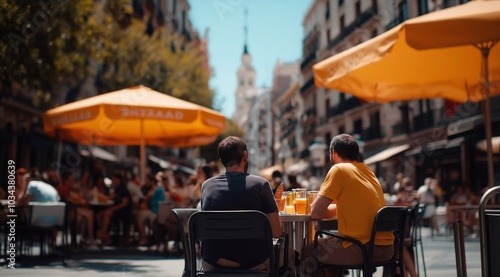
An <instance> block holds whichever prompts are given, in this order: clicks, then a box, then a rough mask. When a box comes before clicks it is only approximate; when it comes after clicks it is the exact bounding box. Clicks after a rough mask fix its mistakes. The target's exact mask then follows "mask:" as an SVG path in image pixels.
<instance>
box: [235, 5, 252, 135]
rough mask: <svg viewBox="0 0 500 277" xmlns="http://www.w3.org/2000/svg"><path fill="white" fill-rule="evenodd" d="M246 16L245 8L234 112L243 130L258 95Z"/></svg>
mask: <svg viewBox="0 0 500 277" xmlns="http://www.w3.org/2000/svg"><path fill="white" fill-rule="evenodd" d="M246 17H247V10H246V9H245V27H244V32H245V45H244V47H243V55H242V56H241V65H240V67H239V68H238V72H237V77H238V85H237V88H236V110H235V112H234V114H233V119H234V120H235V121H236V122H237V123H238V126H239V127H240V128H242V129H243V130H246V127H247V124H248V114H249V112H250V108H251V106H252V101H253V99H254V97H255V96H256V95H255V94H256V91H255V69H254V68H253V66H252V56H251V55H250V53H249V52H248V46H247V39H248V38H247V36H248V33H247V26H246Z"/></svg>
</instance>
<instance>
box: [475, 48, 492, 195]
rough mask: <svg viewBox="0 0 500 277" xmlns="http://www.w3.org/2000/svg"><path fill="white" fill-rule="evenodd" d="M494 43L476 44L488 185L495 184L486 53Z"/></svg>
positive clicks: (487, 53) (488, 52)
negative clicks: (480, 62) (481, 80)
mask: <svg viewBox="0 0 500 277" xmlns="http://www.w3.org/2000/svg"><path fill="white" fill-rule="evenodd" d="M495 44H496V42H494V43H487V44H483V45H480V46H478V48H479V49H480V50H481V54H482V58H483V74H484V90H485V98H484V128H485V136H486V155H487V162H488V164H487V166H488V187H490V188H491V187H493V186H494V184H495V175H494V168H493V145H492V142H491V138H492V134H491V104H490V81H489V72H488V55H489V54H490V49H491V47H493V46H494V45H495Z"/></svg>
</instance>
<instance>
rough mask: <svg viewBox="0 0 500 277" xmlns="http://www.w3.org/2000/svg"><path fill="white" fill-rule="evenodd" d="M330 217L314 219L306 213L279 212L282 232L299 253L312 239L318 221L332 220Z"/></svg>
mask: <svg viewBox="0 0 500 277" xmlns="http://www.w3.org/2000/svg"><path fill="white" fill-rule="evenodd" d="M332 220H336V219H335V218H332V219H325V220H323V219H316V218H312V217H311V215H308V214H280V221H281V224H282V229H283V231H284V232H287V233H288V236H289V238H290V240H291V244H290V245H291V246H292V247H293V249H294V250H295V251H297V252H298V253H299V254H300V253H301V251H302V248H303V247H304V246H306V245H308V244H309V243H311V242H313V241H314V234H315V233H316V230H317V229H318V222H319V221H332Z"/></svg>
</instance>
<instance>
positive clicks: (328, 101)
mask: <svg viewBox="0 0 500 277" xmlns="http://www.w3.org/2000/svg"><path fill="white" fill-rule="evenodd" d="M325 114H326V119H327V120H328V118H329V117H330V99H326V101H325Z"/></svg>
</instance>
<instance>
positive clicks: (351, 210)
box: [300, 134, 394, 276]
mask: <svg viewBox="0 0 500 277" xmlns="http://www.w3.org/2000/svg"><path fill="white" fill-rule="evenodd" d="M358 154H359V146H358V144H357V142H356V140H355V139H354V137H352V136H351V135H348V134H341V135H337V136H335V137H334V138H333V139H332V141H331V143H330V161H331V162H332V164H333V166H332V167H331V168H330V170H329V171H328V174H327V175H326V177H325V180H324V181H323V184H322V185H321V188H320V190H319V194H318V197H317V198H316V200H315V201H314V202H313V203H312V206H311V217H313V218H318V219H326V218H332V217H335V216H337V218H338V231H339V234H341V235H346V236H350V237H352V238H354V239H357V240H359V241H361V242H362V243H364V244H365V245H368V244H367V243H368V242H369V239H370V235H371V231H372V225H373V220H374V218H375V215H376V214H377V212H378V210H379V209H380V208H382V207H384V206H385V200H384V193H383V191H382V187H381V186H380V183H379V181H378V179H377V177H376V176H375V174H374V173H373V172H372V171H371V170H370V168H369V167H368V166H366V165H365V164H364V163H362V162H357V158H358ZM360 203H363V205H360ZM393 240H394V236H393V234H392V233H391V232H381V234H380V236H377V239H376V241H375V246H374V247H375V249H373V251H374V257H375V259H377V260H380V261H386V260H389V259H391V257H392V255H393V253H394V245H393ZM313 250H314V244H309V245H307V246H306V247H305V248H304V249H303V252H302V255H301V257H300V259H301V270H302V272H303V273H304V274H305V275H306V276H310V275H311V274H312V273H313V271H314V270H317V272H316V273H317V276H341V271H340V270H339V269H335V268H334V269H328V270H325V269H315V268H314V262H312V257H313ZM362 255H363V254H362V251H361V249H359V248H358V247H356V246H353V245H352V243H349V242H347V241H342V240H339V239H338V238H335V237H330V238H320V239H319V240H318V255H317V257H318V259H319V261H320V262H322V263H326V264H328V263H331V264H358V263H359V264H360V263H362Z"/></svg>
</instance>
